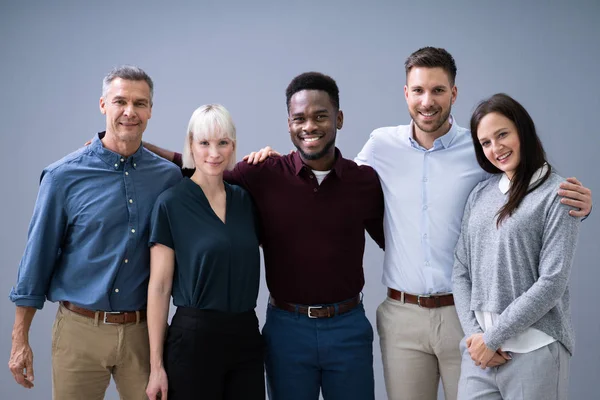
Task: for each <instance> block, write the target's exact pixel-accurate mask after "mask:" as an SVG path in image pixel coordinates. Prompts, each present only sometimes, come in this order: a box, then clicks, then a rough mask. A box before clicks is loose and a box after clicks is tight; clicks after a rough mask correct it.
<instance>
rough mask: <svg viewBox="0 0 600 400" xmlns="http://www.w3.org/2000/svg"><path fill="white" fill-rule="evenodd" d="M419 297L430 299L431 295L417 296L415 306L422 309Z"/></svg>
mask: <svg viewBox="0 0 600 400" xmlns="http://www.w3.org/2000/svg"><path fill="white" fill-rule="evenodd" d="M421 297H423V298H429V297H431V295H430V294H418V295H417V305H418V306H419V307H421V308H422V307H423V306H422V305H421Z"/></svg>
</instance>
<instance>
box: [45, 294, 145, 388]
mask: <svg viewBox="0 0 600 400" xmlns="http://www.w3.org/2000/svg"><path fill="white" fill-rule="evenodd" d="M149 374H150V350H149V344H148V326H147V324H146V322H145V321H144V322H140V323H135V322H134V323H129V324H118V325H109V324H104V323H103V322H102V321H101V320H100V321H96V320H94V319H93V318H89V317H85V316H82V315H79V314H76V313H74V312H72V311H70V310H67V309H66V308H65V307H64V306H63V305H62V304H61V305H60V307H59V308H58V312H57V314H56V319H55V321H54V326H53V328H52V387H53V390H52V393H53V398H54V399H55V400H66V399H68V400H101V399H104V393H105V392H106V388H107V387H108V384H109V383H110V377H111V376H112V377H113V378H114V380H115V384H116V386H117V390H118V392H119V395H120V397H121V399H123V400H142V399H147V396H146V393H145V390H146V384H147V383H148V376H149Z"/></svg>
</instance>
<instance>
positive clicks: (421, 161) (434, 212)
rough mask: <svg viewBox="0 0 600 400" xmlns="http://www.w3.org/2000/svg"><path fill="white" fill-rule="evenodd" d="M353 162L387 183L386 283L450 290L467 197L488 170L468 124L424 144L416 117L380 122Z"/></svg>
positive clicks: (399, 287) (401, 288) (404, 287)
mask: <svg viewBox="0 0 600 400" xmlns="http://www.w3.org/2000/svg"><path fill="white" fill-rule="evenodd" d="M451 121H452V120H451ZM355 161H356V163H358V164H368V165H370V166H371V167H373V168H374V169H375V171H377V173H378V174H379V179H380V180H381V186H382V187H383V194H384V199H385V214H384V232H385V256H384V266H383V284H384V285H386V286H388V287H390V288H392V289H396V290H399V291H404V292H408V293H412V294H421V295H426V294H433V293H448V292H452V279H451V278H452V266H453V265H454V247H455V246H456V242H457V241H458V236H459V234H460V226H461V221H462V216H463V211H464V208H465V204H466V201H467V198H468V196H469V193H471V190H472V189H473V188H474V187H475V186H476V185H477V183H479V182H481V181H482V180H485V179H487V178H488V177H489V176H490V175H489V174H487V173H486V172H484V171H483V170H482V169H481V167H479V164H477V160H476V158H475V151H474V149H473V142H472V140H471V133H470V131H469V130H467V129H464V128H461V127H459V126H457V125H456V124H452V126H451V128H450V130H449V131H448V133H446V134H445V135H444V136H442V137H440V138H438V139H436V140H435V142H434V143H433V147H432V148H431V149H425V148H423V147H421V146H420V145H419V144H418V143H417V142H416V141H415V140H414V138H413V122H411V124H410V125H400V126H395V127H385V128H379V129H376V130H374V131H373V132H372V133H371V136H370V138H369V140H368V142H367V143H366V144H365V146H364V147H363V149H362V150H361V152H360V153H359V154H358V156H357V157H356V159H355Z"/></svg>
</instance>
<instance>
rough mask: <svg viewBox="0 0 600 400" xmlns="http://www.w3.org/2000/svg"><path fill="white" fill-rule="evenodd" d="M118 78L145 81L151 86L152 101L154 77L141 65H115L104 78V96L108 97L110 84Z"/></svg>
mask: <svg viewBox="0 0 600 400" xmlns="http://www.w3.org/2000/svg"><path fill="white" fill-rule="evenodd" d="M116 78H121V79H126V80H128V81H145V82H146V83H147V84H148V87H149V88H150V103H152V97H153V96H154V82H152V78H150V76H149V75H148V74H147V73H146V72H145V71H144V70H143V69H141V68H140V67H136V66H134V65H121V66H119V67H115V68H113V69H112V71H110V72H109V73H108V74H107V75H106V76H105V77H104V79H103V80H102V97H106V93H108V89H109V87H110V84H111V82H112V81H113V80H115V79H116Z"/></svg>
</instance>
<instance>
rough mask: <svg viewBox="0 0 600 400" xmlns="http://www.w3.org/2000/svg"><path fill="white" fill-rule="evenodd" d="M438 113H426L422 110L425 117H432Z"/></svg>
mask: <svg viewBox="0 0 600 400" xmlns="http://www.w3.org/2000/svg"><path fill="white" fill-rule="evenodd" d="M435 114H436V113H435V112H430V113H424V112H422V113H421V115H423V116H425V117H432V116H434V115H435Z"/></svg>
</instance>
